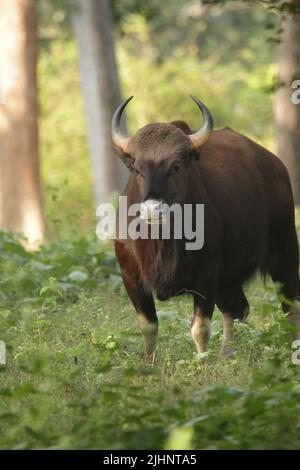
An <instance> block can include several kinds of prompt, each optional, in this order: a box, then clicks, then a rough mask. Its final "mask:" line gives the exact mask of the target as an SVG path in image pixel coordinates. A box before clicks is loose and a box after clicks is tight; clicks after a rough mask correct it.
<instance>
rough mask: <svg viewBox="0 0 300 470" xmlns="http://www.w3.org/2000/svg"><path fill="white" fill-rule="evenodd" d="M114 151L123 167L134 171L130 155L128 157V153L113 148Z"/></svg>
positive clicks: (132, 159)
mask: <svg viewBox="0 0 300 470" xmlns="http://www.w3.org/2000/svg"><path fill="white" fill-rule="evenodd" d="M114 150H115V152H116V154H117V155H118V157H119V158H120V159H121V160H122V162H123V163H124V165H125V166H127V168H128V169H129V170H130V171H132V170H133V169H134V158H133V157H132V156H131V155H129V154H128V153H125V152H123V151H122V150H121V149H119V148H118V147H115V148H114Z"/></svg>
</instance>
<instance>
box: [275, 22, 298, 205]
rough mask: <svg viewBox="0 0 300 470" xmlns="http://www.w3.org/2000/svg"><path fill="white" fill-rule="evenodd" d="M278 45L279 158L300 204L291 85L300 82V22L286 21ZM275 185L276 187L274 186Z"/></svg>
mask: <svg viewBox="0 0 300 470" xmlns="http://www.w3.org/2000/svg"><path fill="white" fill-rule="evenodd" d="M280 39H281V42H280V44H279V53H278V70H279V89H278V92H277V96H276V103H275V118H276V124H277V130H278V155H279V157H280V158H281V160H282V161H283V162H284V163H285V165H286V167H287V169H288V171H289V174H290V178H291V182H292V188H293V193H294V199H295V203H296V204H300V104H296V103H293V102H292V93H293V91H295V90H293V88H292V83H293V81H294V80H296V79H300V19H299V17H294V18H292V17H291V16H289V17H287V18H286V19H284V20H283V23H282V35H281V38H280ZM275 184H276V183H275Z"/></svg>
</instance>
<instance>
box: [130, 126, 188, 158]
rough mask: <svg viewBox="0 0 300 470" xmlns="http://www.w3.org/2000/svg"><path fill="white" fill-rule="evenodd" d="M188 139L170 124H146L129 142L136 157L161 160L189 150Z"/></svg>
mask: <svg viewBox="0 0 300 470" xmlns="http://www.w3.org/2000/svg"><path fill="white" fill-rule="evenodd" d="M190 146H191V144H190V140H189V138H188V136H187V135H186V134H184V132H183V131H182V130H181V129H179V128H178V127H176V126H174V125H172V124H157V123H155V124H148V125H146V126H144V127H142V128H141V129H139V130H138V131H137V133H136V134H135V136H134V137H133V139H132V142H131V149H132V152H133V153H134V154H135V156H136V158H138V159H139V158H143V159H144V158H147V156H149V157H150V156H151V158H152V159H153V158H154V159H155V160H161V159H164V158H169V157H170V156H174V157H175V156H177V155H178V156H180V155H182V154H185V153H186V152H188V151H189V150H190Z"/></svg>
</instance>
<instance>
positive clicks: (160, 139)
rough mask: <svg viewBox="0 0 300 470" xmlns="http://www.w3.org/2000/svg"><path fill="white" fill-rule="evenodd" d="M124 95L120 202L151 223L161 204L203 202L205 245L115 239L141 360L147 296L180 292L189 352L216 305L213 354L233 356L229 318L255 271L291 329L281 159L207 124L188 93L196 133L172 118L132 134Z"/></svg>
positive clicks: (149, 342) (293, 260)
mask: <svg viewBox="0 0 300 470" xmlns="http://www.w3.org/2000/svg"><path fill="white" fill-rule="evenodd" d="M131 99H132V97H130V98H129V99H127V100H126V101H124V102H123V103H122V104H121V105H120V106H119V107H118V108H117V110H116V111H115V114H114V116H113V120H112V139H113V142H114V144H115V147H116V149H117V150H118V152H119V154H120V157H121V159H122V160H123V162H124V163H125V165H126V166H127V168H129V170H130V172H131V174H130V177H129V181H128V183H127V186H126V188H125V191H124V195H125V196H127V199H128V204H129V205H131V204H137V203H139V204H140V207H141V216H140V217H141V219H145V218H147V217H148V220H147V222H149V223H151V212H152V211H155V214H156V215H157V211H160V208H161V207H162V204H168V205H169V206H171V205H172V204H174V203H177V204H179V205H180V206H184V204H187V203H189V204H191V205H192V206H195V205H197V204H203V205H204V208H205V211H204V214H205V215H204V222H205V223H204V240H205V241H204V246H203V247H202V249H199V250H196V251H192V250H187V249H186V246H185V243H184V241H185V240H184V237H183V239H181V240H178V239H174V238H172V237H171V239H163V238H157V239H151V238H148V239H147V238H144V239H143V238H137V239H130V238H129V239H128V238H127V239H123V238H122V237H119V236H117V237H116V240H115V252H116V256H117V259H118V262H119V264H120V267H121V272H122V277H123V282H124V285H125V288H126V290H127V293H128V295H129V297H130V299H131V302H132V304H133V305H134V307H135V310H136V312H137V319H138V323H139V326H140V329H141V331H142V333H143V337H144V344H145V353H146V356H147V357H148V359H149V360H150V361H151V362H153V361H154V358H155V348H156V340H157V334H158V319H157V315H156V310H155V303H154V295H156V297H157V298H158V299H159V300H166V299H169V298H171V297H173V296H175V295H177V294H179V293H183V292H190V293H192V295H193V299H194V315H193V319H192V326H191V334H192V339H193V341H194V343H195V346H196V349H197V351H198V352H199V353H203V352H205V351H207V347H208V342H209V337H210V329H211V326H210V325H211V319H212V315H213V312H214V309H215V306H216V305H217V306H218V308H219V310H220V311H221V313H222V317H223V342H222V346H221V351H220V355H221V357H222V358H223V357H227V356H229V355H231V354H232V352H233V349H232V340H233V323H234V320H235V319H238V320H240V321H245V320H246V318H247V316H248V313H249V304H248V301H247V298H246V296H245V293H244V290H243V288H244V285H245V283H246V282H247V281H248V280H249V279H250V278H251V277H252V276H253V275H254V274H255V273H256V272H257V271H259V272H261V273H263V275H264V276H265V275H266V274H270V275H271V277H272V279H273V281H274V282H275V283H276V284H279V285H280V286H281V293H282V294H283V295H282V298H283V299H285V300H283V301H282V308H283V311H284V312H285V313H286V314H287V315H288V317H289V319H290V321H291V323H292V324H293V325H294V326H296V327H297V326H299V324H300V304H299V300H300V280H299V271H298V268H299V248H298V241H297V233H296V227H295V211H294V201H293V195H292V190H291V184H290V179H289V175H288V172H287V170H286V168H285V166H284V165H283V163H282V162H281V160H279V158H277V157H276V156H275V155H273V154H272V153H270V152H269V151H268V150H266V149H265V148H263V147H261V146H260V145H258V144H257V143H255V142H254V141H252V140H250V139H249V138H247V137H245V136H244V135H242V134H240V133H238V132H235V131H234V130H232V129H230V128H224V129H220V130H216V131H213V118H212V116H211V113H210V111H209V110H208V109H207V107H206V106H205V105H204V104H203V103H202V102H201V101H200V100H198V99H197V98H195V97H192V99H193V100H194V102H195V103H196V105H197V106H198V108H199V110H200V111H201V113H202V117H203V125H202V127H201V128H200V129H199V130H198V131H196V132H192V130H191V129H190V128H189V126H188V124H187V123H185V122H183V121H174V122H171V123H153V124H148V125H146V126H144V127H142V128H141V129H139V130H138V131H137V132H136V134H135V135H134V136H133V137H130V136H128V135H127V134H126V133H124V132H123V131H122V130H121V127H120V123H121V117H122V114H123V111H124V109H125V107H126V106H127V104H128V102H129V101H130V100H131ZM142 214H144V215H143V217H142ZM145 214H148V215H146V216H145ZM126 223H127V224H128V223H129V219H128V220H127V221H126Z"/></svg>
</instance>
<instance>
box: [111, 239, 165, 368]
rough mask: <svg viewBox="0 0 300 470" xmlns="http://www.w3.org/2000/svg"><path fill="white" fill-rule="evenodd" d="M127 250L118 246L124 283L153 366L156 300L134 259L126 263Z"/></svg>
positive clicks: (146, 351) (156, 331)
mask: <svg viewBox="0 0 300 470" xmlns="http://www.w3.org/2000/svg"><path fill="white" fill-rule="evenodd" d="M125 250H126V248H125V247H123V246H122V245H121V244H119V247H118V244H116V253H117V257H118V260H119V262H120V265H121V267H122V277H123V282H124V285H125V288H126V290H127V293H128V295H129V297H130V300H131V302H132V303H133V305H134V307H135V309H136V312H137V320H138V324H139V327H140V329H141V332H142V334H143V338H144V345H145V355H146V359H147V361H148V362H150V363H151V364H154V362H155V349H156V340H157V334H158V319H157V315H156V310H155V304H154V299H153V296H152V293H151V292H150V291H149V290H148V289H147V288H146V286H145V285H144V284H143V282H142V280H141V277H140V274H139V270H138V266H137V265H136V266H134V263H133V261H132V258H131V261H130V264H127V263H126V259H125V256H126V251H125ZM127 266H130V268H131V269H127ZM134 268H135V269H134Z"/></svg>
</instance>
